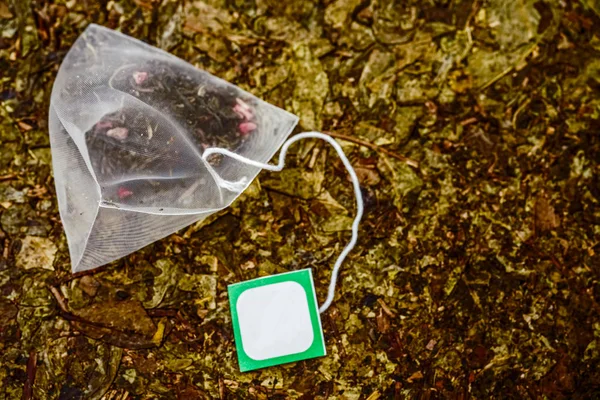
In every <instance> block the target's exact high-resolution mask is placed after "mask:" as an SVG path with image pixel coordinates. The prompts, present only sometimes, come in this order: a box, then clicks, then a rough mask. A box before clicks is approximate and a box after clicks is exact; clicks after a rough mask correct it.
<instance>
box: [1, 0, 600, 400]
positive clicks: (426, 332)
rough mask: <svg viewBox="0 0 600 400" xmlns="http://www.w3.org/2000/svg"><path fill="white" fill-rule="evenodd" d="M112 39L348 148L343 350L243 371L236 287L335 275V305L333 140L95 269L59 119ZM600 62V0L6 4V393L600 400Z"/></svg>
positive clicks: (340, 211)
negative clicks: (72, 74) (89, 35)
mask: <svg viewBox="0 0 600 400" xmlns="http://www.w3.org/2000/svg"><path fill="white" fill-rule="evenodd" d="M91 22H94V23H98V24H101V25H105V26H108V27H110V28H114V29H119V30H121V31H122V32H124V33H127V34H129V35H131V36H134V37H137V38H139V39H141V40H144V41H146V42H148V43H150V44H152V45H156V46H159V47H161V48H163V49H165V50H167V51H170V52H172V53H173V54H175V55H177V56H178V57H181V58H183V59H185V60H187V61H189V62H191V63H192V64H194V65H196V66H197V67H200V68H203V69H205V70H207V71H209V72H211V73H213V74H215V75H217V76H219V77H221V78H223V79H226V80H228V81H230V82H233V83H235V84H236V85H239V86H240V87H242V88H243V89H245V90H248V91H250V92H252V93H254V94H256V95H258V96H259V97H261V98H263V99H264V100H265V101H268V102H270V103H273V104H275V105H278V106H280V107H282V108H285V109H287V110H289V111H291V112H294V113H296V114H297V115H299V116H300V118H301V127H300V128H299V129H304V130H309V129H310V130H312V129H315V130H322V131H327V132H331V133H332V135H334V136H335V137H336V138H337V139H338V140H339V142H340V143H341V144H342V145H343V147H344V149H345V151H346V152H347V154H348V155H349V156H350V158H351V161H352V163H353V165H354V166H355V167H356V169H357V172H358V174H359V177H360V179H361V184H362V186H363V192H364V197H365V200H366V209H367V212H366V217H365V219H364V222H363V225H362V229H361V239H360V243H359V245H358V247H357V249H356V250H355V251H354V252H353V253H352V254H351V256H350V258H349V260H348V262H347V263H346V264H345V265H344V267H343V271H342V275H341V280H340V285H339V292H338V294H337V296H336V301H335V303H334V306H333V307H332V308H331V309H330V310H329V311H328V312H327V313H326V314H325V315H323V328H324V331H325V338H326V341H327V342H326V345H327V351H328V355H327V357H323V358H319V359H315V360H309V361H304V362H299V363H296V364H292V365H284V366H280V367H275V368H270V369H267V370H262V371H256V372H252V373H246V374H241V373H239V370H238V367H237V361H236V357H235V346H234V343H233V333H232V329H231V326H230V316H229V307H228V299H227V294H226V293H227V292H226V287H227V285H228V284H230V283H234V282H239V281H241V280H244V279H250V278H254V277H257V276H261V275H266V274H273V273H278V272H285V271H289V270H294V269H300V268H307V267H311V268H313V271H314V274H315V279H316V285H317V291H318V295H319V297H320V298H321V299H322V298H323V296H324V293H325V290H326V289H325V288H326V285H327V281H328V278H329V274H330V270H331V263H332V260H333V257H335V255H336V254H337V252H338V251H340V247H341V246H342V245H343V243H344V242H345V240H347V239H348V237H349V232H348V221H349V220H350V219H351V217H352V213H353V207H354V206H353V196H352V191H351V187H350V184H349V182H348V180H347V177H346V175H345V172H344V170H343V168H342V166H341V164H340V163H339V161H338V160H337V159H336V157H335V154H334V153H332V152H331V151H329V149H328V148H327V146H325V145H323V144H321V143H318V142H312V141H311V142H307V143H301V144H298V145H295V147H294V148H293V150H294V152H293V154H291V155H290V159H289V161H288V164H289V168H288V169H286V170H285V171H284V172H283V173H281V174H276V173H267V172H263V173H261V175H259V178H258V179H257V180H256V181H255V182H254V183H253V184H252V185H251V187H250V188H249V189H248V190H247V192H246V193H245V194H244V195H243V196H242V197H241V198H240V199H239V200H238V201H237V202H236V203H235V204H234V205H233V206H232V207H230V208H229V209H227V210H225V211H223V212H221V213H219V214H217V215H214V216H212V217H211V218H209V219H207V220H205V221H202V222H201V223H199V224H196V225H194V226H191V227H189V228H187V229H184V230H183V231H181V232H179V233H178V234H175V235H172V236H170V237H168V238H166V239H164V240H161V241H159V242H157V243H155V244H153V245H151V246H148V247H146V248H144V249H142V250H140V251H138V252H136V253H135V254H132V255H131V256H128V257H126V258H124V259H122V260H119V261H118V262H115V263H113V264H111V265H109V266H106V267H102V268H100V269H98V270H96V271H92V272H87V273H84V274H77V275H71V273H70V263H69V258H68V248H67V243H66V239H65V236H64V234H63V230H62V225H61V224H60V218H59V215H58V210H57V205H56V193H55V191H54V185H53V177H52V169H51V162H50V161H51V160H50V149H49V140H48V127H47V118H48V115H47V114H48V104H49V95H50V91H51V88H52V83H53V79H54V77H55V74H56V71H57V69H58V67H59V65H60V62H61V60H62V59H63V57H64V56H65V54H66V52H67V51H68V49H69V47H70V45H71V44H72V43H73V41H74V40H75V39H76V37H77V36H78V35H79V33H81V32H82V31H83V29H85V27H86V26H87V25H88V24H89V23H91ZM599 55H600V6H599V5H598V2H597V1H594V0H574V1H560V0H544V1H538V0H519V1H512V2H511V1H501V0H491V1H472V0H457V1H443V0H435V1H428V2H423V1H416V0H407V1H402V2H398V1H394V0H367V1H357V0H325V1H322V2H316V1H313V0H307V1H274V0H248V1H241V0H240V1H238V0H236V1H225V0H189V1H183V0H111V1H106V0H101V1H72V0H69V1H67V0H55V1H50V0H37V1H33V0H0V228H1V230H0V399H21V398H23V399H98V400H99V399H106V400H108V399H154V398H161V399H162V398H164V399H191V398H193V399H200V398H206V399H209V398H219V399H237V398H241V399H246V398H248V399H284V398H292V399H293V398H298V399H356V400H358V399H370V400H375V399H405V398H406V399H412V398H420V399H434V398H435V399H438V398H440V399H441V398H452V399H454V398H459V399H467V398H474V399H489V398H519V399H538V398H551V399H568V398H596V397H598V396H599V395H600V372H599V369H598V365H599V362H600V305H599V302H600V135H599V134H598V132H599V131H600V122H599V121H600V90H599V89H600V62H599V61H598V60H599ZM135 79H137V80H140V79H144V77H143V76H136V77H135ZM114 133H115V134H118V133H119V132H114Z"/></svg>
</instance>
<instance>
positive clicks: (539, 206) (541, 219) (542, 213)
mask: <svg viewBox="0 0 600 400" xmlns="http://www.w3.org/2000/svg"><path fill="white" fill-rule="evenodd" d="M535 226H536V228H538V229H539V230H540V231H542V232H544V231H549V230H552V229H556V228H558V227H559V226H560V218H559V217H558V215H556V213H555V212H554V207H552V205H551V204H550V202H549V201H548V199H546V197H544V196H540V197H538V198H537V200H536V201H535Z"/></svg>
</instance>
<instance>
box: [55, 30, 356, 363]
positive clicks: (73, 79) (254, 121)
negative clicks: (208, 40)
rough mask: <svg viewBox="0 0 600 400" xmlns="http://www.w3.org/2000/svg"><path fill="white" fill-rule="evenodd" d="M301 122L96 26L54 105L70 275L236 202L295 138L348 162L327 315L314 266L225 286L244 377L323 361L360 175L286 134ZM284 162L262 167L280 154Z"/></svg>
mask: <svg viewBox="0 0 600 400" xmlns="http://www.w3.org/2000/svg"><path fill="white" fill-rule="evenodd" d="M297 122H298V118H297V117H296V116H294V115H292V114H290V113H288V112H286V111H284V110H281V109H279V108H277V107H274V106H272V105H270V104H267V103H265V102H263V101H261V100H259V99H257V98H256V97H254V96H252V95H251V94H249V93H246V92H244V91H242V90H240V89H239V88H237V87H235V86H233V85H231V84H229V83H227V82H224V81H223V80H220V79H218V78H216V77H214V76H212V75H210V74H209V73H207V72H205V71H202V70H199V69H196V68H194V67H193V66H191V65H190V64H188V63H186V62H184V61H182V60H180V59H178V58H176V57H174V56H172V55H170V54H168V53H165V52H163V51H161V50H159V49H157V48H154V47H151V46H149V45H147V44H145V43H142V42H140V41H138V40H135V39H133V38H130V37H128V36H125V35H123V34H120V33H118V32H115V31H112V30H110V29H106V28H102V27H100V26H97V25H90V26H89V27H88V28H87V29H86V30H85V32H84V33H83V34H82V35H81V36H80V37H79V38H78V39H77V41H76V42H75V44H74V45H73V47H72V49H71V50H70V51H69V53H68V54H67V56H66V58H65V60H64V61H63V63H62V65H61V67H60V70H59V72H58V76H57V78H56V82H55V84H54V88H53V90H52V97H51V102H50V139H51V146H52V159H53V166H54V178H55V183H56V191H57V196H58V205H59V211H60V215H61V219H62V221H63V225H64V228H65V232H66V235H67V239H68V242H69V252H70V256H71V263H72V269H73V272H76V271H85V270H89V269H92V268H96V267H98V266H101V265H103V264H106V263H109V262H111V261H114V260H116V259H118V258H120V257H123V256H125V255H127V254H130V253H132V252H134V251H136V250H138V249H139V248H141V247H143V246H146V245H147V244H150V243H152V242H153V241H156V240H158V239H160V238H162V237H164V236H167V235H169V234H171V233H173V232H175V231H177V230H179V229H181V228H184V227H185V226H187V225H189V224H191V223H194V222H196V221H198V220H200V219H202V218H205V217H206V216H208V215H210V214H211V213H214V212H216V211H218V210H221V209H223V208H225V207H227V206H229V205H230V204H231V202H232V201H233V200H235V198H236V197H238V196H239V195H240V194H241V193H242V192H243V191H244V190H245V189H246V188H247V187H248V185H249V184H250V182H251V181H252V180H253V179H254V178H255V177H256V175H257V174H258V172H260V170H261V169H267V170H270V171H281V170H282V169H283V168H284V164H285V156H286V154H287V151H288V149H289V147H290V145H292V144H293V143H295V142H297V141H299V140H303V139H308V138H316V139H321V140H324V141H326V142H328V143H329V144H330V145H331V146H332V147H333V148H334V149H335V151H336V152H337V154H338V156H339V157H340V158H341V160H342V162H343V164H344V166H345V168H346V169H347V171H348V173H349V175H350V178H351V181H352V184H353V188H354V195H355V197H356V205H357V213H356V217H355V219H354V222H353V224H352V237H351V240H350V242H349V243H348V244H347V245H346V247H345V248H344V249H343V250H342V252H341V254H340V255H339V256H338V258H337V260H336V262H335V264H334V267H333V272H332V275H331V281H330V284H329V289H328V293H327V299H326V300H325V302H324V303H323V304H322V305H321V306H320V307H319V306H318V305H317V298H316V291H315V287H314V282H313V279H312V272H311V270H310V269H305V270H300V271H293V272H289V273H286V274H279V275H273V276H269V277H261V278H258V279H254V280H250V281H246V282H240V283H236V284H232V285H229V287H228V293H229V301H230V306H231V313H232V323H233V330H234V334H235V343H236V348H237V355H238V360H239V365H240V370H241V371H250V370H254V369H258V368H264V367H269V366H272V365H278V364H283V363H288V362H294V361H299V360H305V359H308V358H314V357H320V356H323V355H325V353H326V351H325V340H324V337H323V331H322V328H321V321H320V316H319V313H321V312H324V311H325V310H326V309H327V308H328V307H329V306H330V304H331V303H332V301H333V297H334V292H335V286H336V281H337V276H338V273H339V270H340V266H341V264H342V262H343V261H344V259H345V258H346V256H347V255H348V253H349V252H350V251H351V250H352V248H353V247H354V245H355V243H356V241H357V237H358V227H359V223H360V219H361V217H362V214H363V202H362V195H361V191H360V185H359V182H358V178H357V176H356V173H355V172H354V170H353V168H352V166H351V165H350V162H349V161H348V159H347V158H346V156H345V155H344V152H343V150H342V148H341V146H340V145H339V144H338V143H337V142H336V141H335V140H333V139H332V138H331V137H330V136H328V135H325V134H323V133H319V132H306V133H300V134H298V135H295V136H293V137H292V138H290V139H288V140H286V139H287V138H288V136H289V134H290V133H291V131H292V129H293V128H294V127H295V126H296V124H297ZM280 147H281V151H280V153H279V162H278V164H277V165H271V164H267V161H269V160H270V159H271V158H272V157H273V155H274V154H275V153H276V152H277V150H279V148H280Z"/></svg>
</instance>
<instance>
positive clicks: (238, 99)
mask: <svg viewBox="0 0 600 400" xmlns="http://www.w3.org/2000/svg"><path fill="white" fill-rule="evenodd" d="M235 102H236V103H237V104H238V105H239V106H240V107H242V108H243V109H245V110H247V111H252V108H250V106H249V105H248V104H246V102H244V101H243V100H242V99H240V98H239V97H237V98H236V99H235Z"/></svg>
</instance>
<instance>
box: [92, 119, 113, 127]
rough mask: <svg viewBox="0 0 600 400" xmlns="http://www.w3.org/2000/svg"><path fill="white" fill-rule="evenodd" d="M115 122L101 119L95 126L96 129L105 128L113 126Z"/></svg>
mask: <svg viewBox="0 0 600 400" xmlns="http://www.w3.org/2000/svg"><path fill="white" fill-rule="evenodd" d="M112 126H113V124H112V122H111V121H100V122H98V123H97V124H96V126H95V128H96V129H105V128H112Z"/></svg>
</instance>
